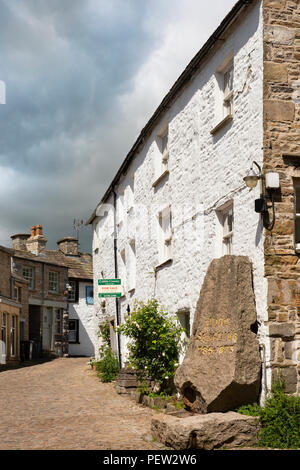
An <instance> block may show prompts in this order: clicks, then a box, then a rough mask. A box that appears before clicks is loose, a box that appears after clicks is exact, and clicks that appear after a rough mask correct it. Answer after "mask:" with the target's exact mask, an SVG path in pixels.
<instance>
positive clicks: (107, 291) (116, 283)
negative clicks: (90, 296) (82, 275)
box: [98, 279, 123, 297]
mask: <svg viewBox="0 0 300 470" xmlns="http://www.w3.org/2000/svg"><path fill="white" fill-rule="evenodd" d="M122 295H123V286H122V281H121V279H99V280H98V297H122Z"/></svg>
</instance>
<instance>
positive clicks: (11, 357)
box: [0, 247, 28, 367]
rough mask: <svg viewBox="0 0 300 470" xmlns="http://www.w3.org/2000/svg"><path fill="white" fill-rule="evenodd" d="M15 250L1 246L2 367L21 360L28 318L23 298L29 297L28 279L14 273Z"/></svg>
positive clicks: (0, 343)
mask: <svg viewBox="0 0 300 470" xmlns="http://www.w3.org/2000/svg"><path fill="white" fill-rule="evenodd" d="M12 255H13V251H12V250H9V249H7V248H4V247H0V266H1V270H0V331H1V336H0V367H1V364H12V365H15V364H17V363H18V361H19V360H20V335H21V331H22V329H21V325H22V324H23V322H26V320H28V316H27V313H28V311H27V309H26V307H25V309H23V305H22V304H21V298H24V299H26V298H27V292H28V285H27V282H26V280H24V279H23V278H22V277H18V276H16V275H14V274H13V273H12V269H11V266H12Z"/></svg>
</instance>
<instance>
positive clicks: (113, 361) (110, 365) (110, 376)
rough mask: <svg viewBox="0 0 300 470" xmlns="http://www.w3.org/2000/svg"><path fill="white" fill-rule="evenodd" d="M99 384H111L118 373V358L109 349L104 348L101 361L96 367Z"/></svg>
mask: <svg viewBox="0 0 300 470" xmlns="http://www.w3.org/2000/svg"><path fill="white" fill-rule="evenodd" d="M97 371H98V373H99V378H100V380H101V382H113V381H114V380H115V379H116V377H117V376H118V374H119V372H120V368H119V361H118V356H117V354H115V353H114V352H113V351H112V350H111V348H106V350H105V352H104V354H103V356H102V359H101V361H99V363H98V365H97Z"/></svg>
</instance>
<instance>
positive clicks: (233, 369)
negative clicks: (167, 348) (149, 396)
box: [175, 255, 261, 413]
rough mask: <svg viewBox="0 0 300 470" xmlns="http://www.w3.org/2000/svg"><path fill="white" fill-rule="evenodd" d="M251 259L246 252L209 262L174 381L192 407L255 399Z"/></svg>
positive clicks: (209, 408)
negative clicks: (182, 358)
mask: <svg viewBox="0 0 300 470" xmlns="http://www.w3.org/2000/svg"><path fill="white" fill-rule="evenodd" d="M255 327H256V309H255V298H254V292H253V284H252V265H251V262H250V260H249V258H248V257H245V256H231V255H227V256H223V257H222V258H220V259H215V260H213V261H212V263H211V264H210V266H209V268H208V271H207V274H206V276H205V279H204V283H203V286H202V289H201V293H200V297H199V300H198V304H197V307H196V312H195V317H194V323H193V331H192V337H191V339H190V343H189V347H188V350H187V353H186V356H185V358H184V360H183V363H182V364H181V366H180V367H179V368H178V369H177V372H176V375H175V385H176V386H177V388H178V389H179V390H180V392H181V394H182V395H183V397H184V401H185V403H186V405H187V406H188V408H189V409H191V410H192V411H194V412H196V413H210V412H226V411H229V410H234V409H236V408H237V407H238V406H241V405H243V404H247V403H253V402H254V401H255V400H256V399H257V397H258V394H259V388H260V375H261V360H260V354H259V344H258V340H257V336H256V333H255Z"/></svg>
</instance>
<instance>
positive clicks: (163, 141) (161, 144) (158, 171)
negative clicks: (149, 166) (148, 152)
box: [153, 125, 169, 186]
mask: <svg viewBox="0 0 300 470" xmlns="http://www.w3.org/2000/svg"><path fill="white" fill-rule="evenodd" d="M156 144H157V148H158V151H157V152H156V158H155V168H154V171H155V175H154V179H155V181H154V183H153V185H154V186H155V185H156V184H157V183H158V182H159V181H160V180H161V178H162V177H163V176H164V175H166V174H167V173H168V169H169V168H168V167H169V165H168V162H169V126H168V125H165V126H164V127H163V129H162V130H161V131H160V132H159V134H158V135H157V139H156Z"/></svg>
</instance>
